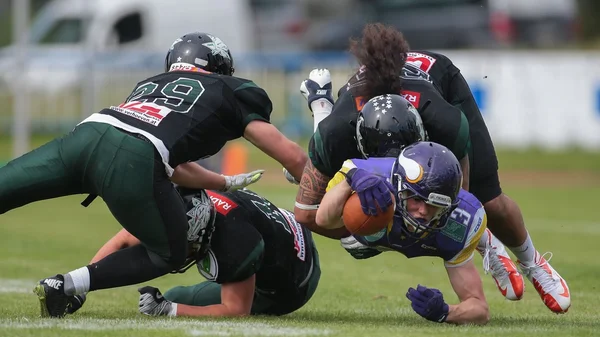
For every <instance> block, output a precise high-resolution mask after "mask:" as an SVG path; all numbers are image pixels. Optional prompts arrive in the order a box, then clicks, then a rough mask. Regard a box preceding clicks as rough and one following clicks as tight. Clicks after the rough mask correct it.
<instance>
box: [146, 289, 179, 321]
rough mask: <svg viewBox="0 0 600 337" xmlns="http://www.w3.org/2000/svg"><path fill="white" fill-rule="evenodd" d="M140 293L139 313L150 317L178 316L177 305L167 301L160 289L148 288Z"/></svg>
mask: <svg viewBox="0 0 600 337" xmlns="http://www.w3.org/2000/svg"><path fill="white" fill-rule="evenodd" d="M138 292H139V293H140V302H139V311H140V313H142V314H144V315H148V316H176V315H177V303H173V302H171V301H168V300H166V299H165V298H164V297H163V295H162V294H161V293H160V290H158V288H154V287H150V286H146V287H142V288H139V289H138Z"/></svg>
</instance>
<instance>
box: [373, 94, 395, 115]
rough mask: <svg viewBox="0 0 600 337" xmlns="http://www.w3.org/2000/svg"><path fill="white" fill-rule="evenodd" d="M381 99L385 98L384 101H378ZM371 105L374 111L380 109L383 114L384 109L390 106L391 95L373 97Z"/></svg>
mask: <svg viewBox="0 0 600 337" xmlns="http://www.w3.org/2000/svg"><path fill="white" fill-rule="evenodd" d="M383 100H385V102H378V101H383ZM373 106H374V107H375V111H379V110H381V113H382V114H384V115H385V113H386V112H387V110H386V109H391V108H392V96H390V95H381V96H377V97H375V98H373Z"/></svg>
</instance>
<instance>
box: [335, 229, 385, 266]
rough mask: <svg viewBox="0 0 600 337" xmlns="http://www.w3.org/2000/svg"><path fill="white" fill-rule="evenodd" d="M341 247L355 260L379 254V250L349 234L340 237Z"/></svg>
mask: <svg viewBox="0 0 600 337" xmlns="http://www.w3.org/2000/svg"><path fill="white" fill-rule="evenodd" d="M340 243H341V245H342V247H344V249H345V250H346V251H347V252H348V253H349V254H350V255H352V257H354V258H355V259H357V260H363V259H368V258H370V257H373V256H377V255H379V254H381V251H379V250H377V249H376V248H372V247H369V246H366V245H363V244H362V243H360V242H358V241H357V240H356V238H354V236H352V235H350V236H347V237H345V238H342V239H340Z"/></svg>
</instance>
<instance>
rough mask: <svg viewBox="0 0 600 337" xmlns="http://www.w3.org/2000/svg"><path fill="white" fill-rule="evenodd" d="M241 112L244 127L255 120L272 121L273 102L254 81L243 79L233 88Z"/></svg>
mask: <svg viewBox="0 0 600 337" xmlns="http://www.w3.org/2000/svg"><path fill="white" fill-rule="evenodd" d="M233 96H234V97H235V100H236V102H237V106H238V107H239V112H240V113H241V120H242V127H243V128H244V129H245V128H246V126H247V125H248V124H249V123H250V122H252V121H255V120H259V121H263V122H267V123H268V122H270V120H271V111H272V110H273V103H272V102H271V99H270V98H269V95H268V94H267V92H266V91H264V90H263V89H262V88H260V87H259V86H257V85H256V84H255V83H254V82H252V81H243V82H242V83H241V84H239V85H238V86H237V87H235V88H234V89H233Z"/></svg>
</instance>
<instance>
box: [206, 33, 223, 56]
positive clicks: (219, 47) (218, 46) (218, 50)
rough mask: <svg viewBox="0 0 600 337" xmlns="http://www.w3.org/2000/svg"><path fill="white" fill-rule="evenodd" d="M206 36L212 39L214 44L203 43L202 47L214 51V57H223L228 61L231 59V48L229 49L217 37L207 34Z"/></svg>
mask: <svg viewBox="0 0 600 337" xmlns="http://www.w3.org/2000/svg"><path fill="white" fill-rule="evenodd" d="M206 35H207V36H208V37H210V39H211V40H212V42H206V43H203V44H202V45H203V46H205V47H207V48H209V49H210V50H211V51H212V54H213V55H221V56H222V57H224V58H226V59H230V57H229V48H227V45H226V44H225V43H224V42H223V41H221V39H219V38H218V37H216V36H212V35H210V34H206Z"/></svg>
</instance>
